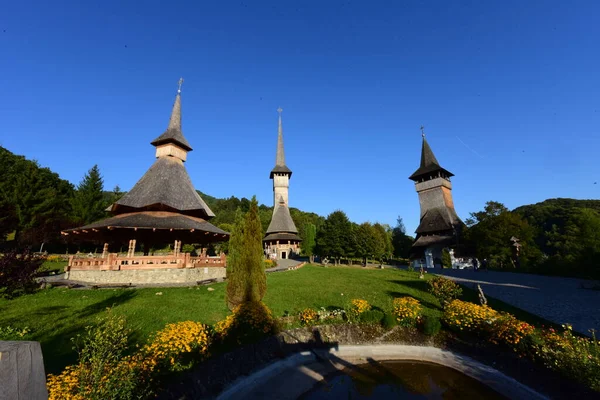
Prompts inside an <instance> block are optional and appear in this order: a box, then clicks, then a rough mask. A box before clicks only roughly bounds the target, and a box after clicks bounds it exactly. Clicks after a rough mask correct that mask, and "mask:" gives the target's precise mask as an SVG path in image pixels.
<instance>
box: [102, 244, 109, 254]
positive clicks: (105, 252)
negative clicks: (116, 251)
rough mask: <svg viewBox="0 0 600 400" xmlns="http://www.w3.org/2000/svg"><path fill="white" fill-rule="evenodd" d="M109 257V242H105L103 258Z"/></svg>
mask: <svg viewBox="0 0 600 400" xmlns="http://www.w3.org/2000/svg"><path fill="white" fill-rule="evenodd" d="M106 257H108V243H104V248H103V249H102V258H106Z"/></svg>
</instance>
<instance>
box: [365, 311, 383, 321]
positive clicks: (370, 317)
mask: <svg viewBox="0 0 600 400" xmlns="http://www.w3.org/2000/svg"><path fill="white" fill-rule="evenodd" d="M382 319H383V312H381V311H379V310H368V311H364V312H363V313H361V314H360V317H359V321H360V322H362V323H365V324H380V323H381V320H382Z"/></svg>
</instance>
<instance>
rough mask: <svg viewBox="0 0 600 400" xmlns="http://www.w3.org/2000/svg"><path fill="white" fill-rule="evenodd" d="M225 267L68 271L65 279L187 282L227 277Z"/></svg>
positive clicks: (117, 281)
mask: <svg viewBox="0 0 600 400" xmlns="http://www.w3.org/2000/svg"><path fill="white" fill-rule="evenodd" d="M225 273H226V268H224V267H201V268H169V269H144V270H135V269H132V270H124V271H68V272H66V274H65V279H69V280H73V281H79V282H89V283H99V284H129V283H132V284H157V283H186V282H196V281H203V280H206V279H218V278H225Z"/></svg>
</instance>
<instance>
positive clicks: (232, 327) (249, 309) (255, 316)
mask: <svg viewBox="0 0 600 400" xmlns="http://www.w3.org/2000/svg"><path fill="white" fill-rule="evenodd" d="M315 314H316V312H315ZM277 330H278V329H277V321H275V319H274V318H273V314H272V313H271V310H270V309H269V308H268V307H267V306H266V305H265V304H264V303H263V302H262V301H249V302H245V303H242V304H240V305H239V306H237V307H236V308H235V309H234V310H233V313H232V314H230V315H228V316H227V318H225V319H224V320H222V321H219V322H217V324H216V325H215V331H216V332H217V333H218V336H219V339H220V341H221V343H223V344H226V345H232V346H237V345H242V344H248V343H254V342H257V341H259V340H260V339H262V338H264V337H266V336H270V335H273V334H275V333H277Z"/></svg>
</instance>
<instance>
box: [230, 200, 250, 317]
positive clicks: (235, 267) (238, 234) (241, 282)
mask: <svg viewBox="0 0 600 400" xmlns="http://www.w3.org/2000/svg"><path fill="white" fill-rule="evenodd" d="M243 241H244V215H243V213H242V210H241V209H240V208H239V207H238V209H237V210H236V211H235V223H234V224H233V227H232V229H231V232H230V236H229V245H228V247H229V252H228V254H227V297H226V300H227V307H229V309H230V310H233V309H234V308H235V307H236V306H238V305H240V304H242V303H243V301H244V295H245V281H246V276H247V274H246V272H245V271H244V265H243V264H242V262H241V261H242V260H241V252H242V248H243V246H244V243H243Z"/></svg>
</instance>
